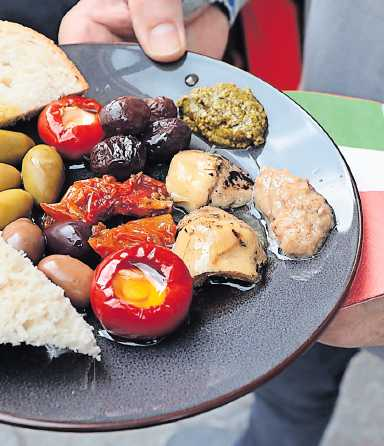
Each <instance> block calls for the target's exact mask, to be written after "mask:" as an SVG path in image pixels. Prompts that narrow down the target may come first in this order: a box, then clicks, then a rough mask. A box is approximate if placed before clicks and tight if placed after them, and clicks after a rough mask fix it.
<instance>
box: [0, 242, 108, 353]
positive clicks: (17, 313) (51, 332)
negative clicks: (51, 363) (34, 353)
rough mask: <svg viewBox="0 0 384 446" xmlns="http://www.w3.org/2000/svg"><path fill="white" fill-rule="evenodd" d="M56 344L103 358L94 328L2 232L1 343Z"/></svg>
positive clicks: (0, 281) (0, 251)
mask: <svg viewBox="0 0 384 446" xmlns="http://www.w3.org/2000/svg"><path fill="white" fill-rule="evenodd" d="M21 343H25V344H28V345H33V346H53V347H57V348H60V349H70V350H73V351H75V352H78V353H83V354H85V355H89V356H92V357H93V358H96V359H100V348H99V347H98V346H97V345H96V340H95V337H94V335H93V328H92V327H91V326H90V325H88V324H87V323H86V322H85V320H84V319H83V317H82V316H81V315H80V314H79V313H77V311H76V310H75V309H74V308H73V307H72V305H71V303H70V301H69V299H67V298H66V297H65V296H64V292H63V290H62V289H61V288H59V287H58V286H56V285H54V284H53V283H52V282H50V281H49V280H48V279H47V278H46V276H45V275H44V274H43V273H42V272H41V271H39V270H38V269H37V268H36V267H34V266H33V264H32V262H31V261H30V260H29V259H28V258H26V257H25V256H24V254H23V253H22V252H19V251H16V250H15V249H14V248H12V247H11V246H10V245H8V244H7V243H6V242H5V241H4V239H3V238H2V237H1V235H0V344H12V345H19V344H21Z"/></svg>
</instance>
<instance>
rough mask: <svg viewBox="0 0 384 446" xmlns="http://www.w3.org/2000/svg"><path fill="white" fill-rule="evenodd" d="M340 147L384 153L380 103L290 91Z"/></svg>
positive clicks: (381, 107)
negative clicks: (381, 151)
mask: <svg viewBox="0 0 384 446" xmlns="http://www.w3.org/2000/svg"><path fill="white" fill-rule="evenodd" d="M286 93H287V94H288V96H290V97H291V98H292V99H293V100H294V101H295V102H297V103H298V104H299V105H301V106H302V107H303V108H304V109H305V110H307V111H308V112H309V113H310V114H311V115H312V116H313V117H314V118H315V119H316V120H317V121H318V122H319V123H320V124H321V125H322V126H323V127H324V128H325V130H326V131H327V132H328V133H329V134H330V135H331V137H332V138H333V139H334V140H335V141H336V143H337V144H338V145H343V146H350V147H358V148H367V149H375V150H383V151H384V114H383V106H382V104H380V103H379V102H374V101H366V100H362V99H355V98H346V97H342V96H336V95H329V94H323V93H313V92H301V91H289V92H286Z"/></svg>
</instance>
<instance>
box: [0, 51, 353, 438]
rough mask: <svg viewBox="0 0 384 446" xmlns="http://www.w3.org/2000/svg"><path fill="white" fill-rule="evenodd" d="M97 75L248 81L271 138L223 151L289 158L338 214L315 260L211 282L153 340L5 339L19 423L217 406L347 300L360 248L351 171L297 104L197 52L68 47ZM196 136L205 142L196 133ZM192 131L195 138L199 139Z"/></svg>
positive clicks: (3, 401) (134, 419) (250, 385)
mask: <svg viewBox="0 0 384 446" xmlns="http://www.w3.org/2000/svg"><path fill="white" fill-rule="evenodd" d="M65 50H66V52H67V53H68V54H69V56H70V57H71V58H72V59H73V60H74V62H75V63H77V65H78V66H79V68H80V69H81V70H82V72H83V73H84V75H85V76H86V78H87V79H88V81H89V83H90V85H91V90H90V91H89V95H90V96H94V97H96V98H98V99H99V100H100V101H101V102H106V101H108V100H110V99H112V98H115V97H116V96H119V95H124V94H130V95H139V96H141V95H149V96H156V95H165V96H170V97H172V98H175V99H176V98H178V97H180V96H181V95H183V94H185V93H188V92H189V91H190V87H188V86H187V85H186V83H185V79H186V78H187V77H188V75H190V74H197V75H198V77H199V82H198V85H201V86H207V85H212V84H215V83H217V82H235V83H236V84H237V85H239V86H240V87H250V88H251V89H252V90H253V92H254V94H255V95H256V96H257V97H258V98H259V99H260V100H261V102H262V103H263V104H264V106H265V108H266V111H267V114H268V120H269V133H268V137H267V142H266V144H265V147H264V148H262V149H258V150H251V151H240V152H231V153H228V152H225V153H226V156H229V157H231V158H232V159H234V160H235V161H236V162H237V163H238V164H240V165H242V166H243V167H244V168H245V169H247V170H248V171H249V172H250V173H251V174H252V175H253V176H255V175H256V174H257V164H256V159H257V163H258V164H259V165H271V166H275V167H287V168H288V169H290V170H291V171H292V172H294V173H295V174H297V175H300V176H304V177H308V178H309V179H310V181H311V183H312V184H313V185H314V186H315V187H316V188H317V189H318V190H319V191H320V192H321V193H322V194H323V195H324V196H325V197H326V198H327V200H328V201H329V203H330V204H331V205H332V207H333V209H334V211H335V216H336V220H337V229H336V230H334V231H333V232H332V233H331V235H330V237H329V239H328V240H327V242H326V244H325V246H324V247H323V249H322V250H321V252H320V253H319V255H317V256H316V257H315V258H313V259H311V260H306V261H283V260H281V259H278V258H276V256H275V255H274V254H273V253H272V252H270V253H269V266H268V268H267V271H266V274H265V279H264V281H263V283H262V284H260V285H258V286H257V287H256V288H255V289H252V290H250V291H246V292H244V291H243V292H241V291H238V290H236V289H234V288H230V287H227V286H217V285H216V286H210V287H206V288H205V289H204V290H203V291H202V292H201V293H199V294H198V295H197V296H196V298H195V301H194V304H193V308H192V312H191V318H190V322H189V324H188V325H187V326H185V327H183V329H182V330H180V331H179V332H178V333H176V334H175V335H174V336H172V337H171V338H169V339H168V340H166V341H164V342H163V343H161V344H160V345H158V346H156V347H147V348H134V347H127V346H122V345H119V344H116V343H111V342H109V341H108V340H106V339H103V338H100V337H99V338H98V342H99V345H100V347H101V350H102V356H103V357H102V362H100V363H96V364H95V363H94V362H92V361H91V360H89V359H87V358H86V357H82V356H80V355H75V354H65V355H62V356H60V357H59V358H58V359H55V360H49V358H48V356H47V354H46V352H45V350H44V349H33V348H28V347H20V348H8V347H5V346H3V347H1V348H0V412H1V413H0V421H3V422H7V423H12V424H17V425H21V426H29V427H37V428H45V429H57V430H71V431H96V430H99V431H102V430H115V429H126V428H133V427H140V426H149V425H153V424H158V423H162V422H166V421H171V420H176V419H179V418H182V417H186V416H190V415H194V414H198V413H200V412H203V411H206V410H208V409H213V408H215V407H217V406H219V405H221V404H224V403H227V402H229V401H231V400H233V399H235V398H238V397H240V396H242V395H244V394H246V393H247V392H250V391H251V390H253V389H255V388H256V387H257V386H259V385H260V384H262V383H263V382H265V381H266V380H268V379H270V378H271V377H273V376H274V375H276V374H277V373H278V372H279V371H281V370H282V368H283V367H285V366H286V365H288V364H289V363H290V362H291V361H292V360H293V359H294V358H295V357H297V356H298V355H299V354H300V353H301V352H302V351H303V350H304V349H305V348H307V347H308V346H309V345H310V344H311V343H312V342H314V341H315V339H316V337H317V336H318V335H319V333H320V331H321V329H322V328H324V326H325V324H326V323H327V322H328V321H329V319H330V317H331V316H332V314H333V313H334V311H335V310H336V308H337V307H338V305H339V304H340V302H341V300H342V298H343V296H344V294H345V292H346V290H347V289H348V287H349V284H350V282H351V279H352V277H353V274H354V271H355V268H356V263H357V260H358V257H359V250H360V240H361V213H360V206H359V199H358V195H357V193H356V188H355V185H354V181H353V179H352V177H351V174H350V172H349V170H348V167H347V166H346V164H345V162H344V160H343V158H342V156H341V155H340V153H339V151H338V149H337V147H336V146H335V144H334V143H333V142H332V141H331V139H330V138H329V137H328V136H327V134H326V133H325V132H324V131H323V130H322V129H321V128H320V127H319V125H318V124H317V123H316V122H315V121H314V120H313V119H312V118H311V117H310V116H309V115H308V114H307V113H306V112H304V111H303V110H302V109H301V108H300V107H299V106H298V105H296V104H295V103H294V102H293V101H292V100H290V99H289V98H288V97H286V96H285V95H284V94H282V93H280V92H279V91H277V90H275V89H274V88H272V87H271V86H269V85H267V84H266V83H265V82H263V81H261V80H260V79H257V78H255V77H253V76H251V75H250V74H247V73H245V72H243V71H240V70H238V69H236V68H233V67H231V66H229V65H226V64H224V63H222V62H218V61H215V60H212V59H208V58H206V57H202V56H199V55H196V54H188V55H187V56H186V58H185V59H184V60H182V61H181V62H179V63H177V64H173V65H157V64H154V63H153V62H152V61H150V60H149V59H147V58H146V57H145V56H144V55H143V53H142V52H141V51H140V49H139V48H138V47H137V46H129V45H115V46H112V45H80V46H68V47H66V48H65ZM196 141H197V140H196ZM196 141H195V143H196Z"/></svg>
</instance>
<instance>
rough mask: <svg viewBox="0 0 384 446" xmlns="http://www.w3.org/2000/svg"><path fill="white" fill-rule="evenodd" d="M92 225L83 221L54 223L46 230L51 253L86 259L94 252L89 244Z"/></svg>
mask: <svg viewBox="0 0 384 446" xmlns="http://www.w3.org/2000/svg"><path fill="white" fill-rule="evenodd" d="M91 233H92V231H91V226H90V225H88V224H87V223H84V222H82V221H68V222H61V223H54V224H53V225H51V226H49V227H48V228H46V229H45V230H44V234H45V238H46V240H47V248H48V252H49V253H50V254H64V255H70V256H72V257H74V258H76V259H81V260H86V259H87V258H88V257H89V256H90V254H91V253H92V249H91V247H90V246H89V244H88V239H89V238H90V237H91V235H92V234H91Z"/></svg>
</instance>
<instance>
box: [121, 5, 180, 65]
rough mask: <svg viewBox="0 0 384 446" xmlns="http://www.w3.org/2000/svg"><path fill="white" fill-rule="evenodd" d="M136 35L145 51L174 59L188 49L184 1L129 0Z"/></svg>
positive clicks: (158, 58) (166, 59)
mask: <svg viewBox="0 0 384 446" xmlns="http://www.w3.org/2000/svg"><path fill="white" fill-rule="evenodd" d="M128 4H129V9H130V13H131V20H132V24H133V29H134V31H135V34H136V37H137V39H138V41H139V42H140V44H141V46H142V47H143V50H144V51H145V53H146V54H147V55H148V56H149V57H151V58H152V59H154V60H156V61H158V62H172V61H175V60H177V59H179V58H180V57H181V56H182V55H183V54H184V53H185V51H186V39H185V29H184V22H183V9H182V2H181V0H128Z"/></svg>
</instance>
